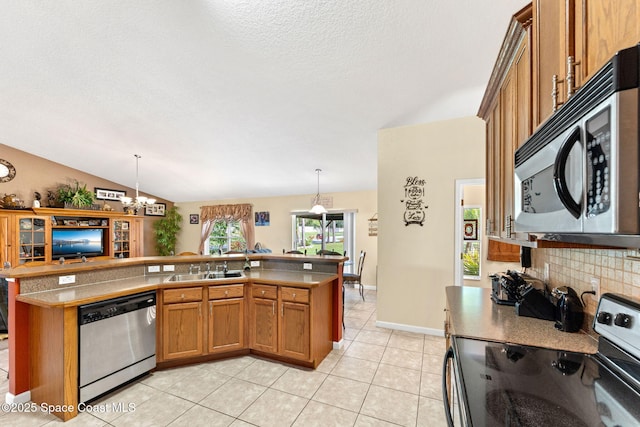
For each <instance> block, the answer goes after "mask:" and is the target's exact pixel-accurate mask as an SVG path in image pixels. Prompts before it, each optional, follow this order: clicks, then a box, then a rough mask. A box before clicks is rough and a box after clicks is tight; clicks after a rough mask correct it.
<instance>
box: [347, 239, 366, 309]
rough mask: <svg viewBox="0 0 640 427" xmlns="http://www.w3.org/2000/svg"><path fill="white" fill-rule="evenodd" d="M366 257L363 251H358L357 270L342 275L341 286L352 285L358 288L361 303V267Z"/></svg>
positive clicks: (362, 294)
mask: <svg viewBox="0 0 640 427" xmlns="http://www.w3.org/2000/svg"><path fill="white" fill-rule="evenodd" d="M366 256H367V253H366V252H365V251H360V256H359V257H358V268H357V269H356V271H357V272H356V273H342V285H343V286H344V284H345V283H353V284H354V285H355V284H357V285H358V286H359V287H360V289H359V290H360V296H361V297H362V301H364V286H363V285H362V280H361V279H362V267H363V266H364V259H365V257H366Z"/></svg>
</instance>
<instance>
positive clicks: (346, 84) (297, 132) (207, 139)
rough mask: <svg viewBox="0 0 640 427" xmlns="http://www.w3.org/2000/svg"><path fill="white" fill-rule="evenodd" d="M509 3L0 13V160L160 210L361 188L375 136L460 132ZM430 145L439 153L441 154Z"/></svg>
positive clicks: (58, 7) (83, 6)
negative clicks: (13, 156)
mask: <svg viewBox="0 0 640 427" xmlns="http://www.w3.org/2000/svg"><path fill="white" fill-rule="evenodd" d="M526 3H528V2H526V1H523V0H519V1H516V0H458V1H449V0H348V1H346V0H344V1H339V0H334V1H320V0H314V1H312V0H305V1H303V0H288V1H286V0H281V1H275V0H267V1H264V0H263V1H258V0H253V1H248V0H201V1H191V0H164V1H161V0H110V1H104V0H82V1H81V0H56V1H43V0H38V1H34V0H20V1H9V0H7V1H3V2H1V3H0V143H3V144H6V145H9V146H12V147H15V148H18V149H21V150H25V151H28V152H30V153H33V154H36V155H39V156H42V157H45V158H48V159H50V160H53V161H55V162H59V163H62V164H64V165H67V166H70V167H73V168H76V169H80V170H82V171H85V172H88V173H91V174H94V175H97V176H100V177H103V178H105V179H109V180H112V181H114V182H116V183H120V184H122V185H125V186H129V187H133V186H134V185H135V158H134V156H133V155H134V154H139V155H141V156H142V158H141V160H140V189H141V192H144V193H150V194H153V195H155V196H158V197H162V198H165V199H168V200H172V201H176V202H181V201H195V200H211V199H225V198H233V197H262V196H277V195H292V194H314V193H315V192H316V183H317V181H316V173H315V169H316V168H321V169H322V170H323V172H322V174H321V176H320V190H321V192H339V191H358V190H373V189H375V188H376V186H377V183H376V179H377V177H376V175H377V174H376V170H377V131H378V130H379V129H382V128H387V127H396V126H403V125H411V124H417V123H425V122H431V121H437V120H442V119H448V118H454V117H463V116H470V115H475V113H476V111H477V109H478V106H479V103H480V100H481V97H482V94H483V91H484V87H485V86H486V84H487V82H488V79H489V75H490V73H491V69H492V67H493V63H494V61H495V59H496V57H497V54H498V50H499V48H500V44H501V42H502V39H503V37H504V34H505V32H506V29H507V26H508V23H509V19H510V17H511V15H512V14H514V13H515V12H516V11H518V10H519V9H520V8H521V7H523V6H524V5H525V4H526ZM442 143H444V144H446V141H442Z"/></svg>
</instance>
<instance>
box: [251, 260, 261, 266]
mask: <svg viewBox="0 0 640 427" xmlns="http://www.w3.org/2000/svg"><path fill="white" fill-rule="evenodd" d="M251 267H260V261H251Z"/></svg>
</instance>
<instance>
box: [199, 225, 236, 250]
mask: <svg viewBox="0 0 640 427" xmlns="http://www.w3.org/2000/svg"><path fill="white" fill-rule="evenodd" d="M246 249H247V242H246V240H245V238H244V236H243V235H242V230H241V229H240V221H234V220H229V221H223V220H217V221H215V222H214V224H213V229H212V230H211V234H209V238H208V239H207V241H206V244H205V251H204V253H205V254H214V253H216V252H229V251H233V252H243V251H245V250H246Z"/></svg>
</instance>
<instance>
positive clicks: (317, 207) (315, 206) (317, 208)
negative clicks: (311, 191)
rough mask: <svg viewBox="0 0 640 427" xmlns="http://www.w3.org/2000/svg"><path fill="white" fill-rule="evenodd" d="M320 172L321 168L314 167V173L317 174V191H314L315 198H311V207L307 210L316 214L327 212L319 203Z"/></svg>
mask: <svg viewBox="0 0 640 427" xmlns="http://www.w3.org/2000/svg"><path fill="white" fill-rule="evenodd" d="M320 172H322V169H316V173H317V174H318V192H317V193H316V197H315V199H313V207H312V208H311V210H310V211H309V212H311V213H314V214H316V215H320V214H324V213H327V210H326V209H325V208H324V206H322V204H320Z"/></svg>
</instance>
